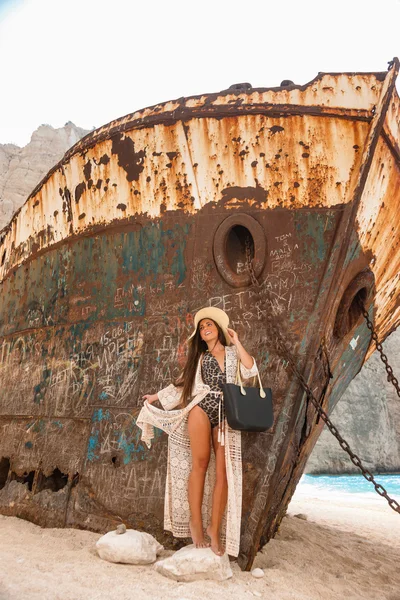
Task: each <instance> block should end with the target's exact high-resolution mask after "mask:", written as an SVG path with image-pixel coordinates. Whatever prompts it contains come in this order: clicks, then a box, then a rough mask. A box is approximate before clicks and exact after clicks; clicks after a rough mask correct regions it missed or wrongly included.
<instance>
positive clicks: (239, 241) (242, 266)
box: [226, 225, 254, 275]
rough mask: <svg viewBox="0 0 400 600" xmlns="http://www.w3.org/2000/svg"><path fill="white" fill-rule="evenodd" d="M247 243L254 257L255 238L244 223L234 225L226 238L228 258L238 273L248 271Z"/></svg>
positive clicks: (231, 267) (232, 268)
mask: <svg viewBox="0 0 400 600" xmlns="http://www.w3.org/2000/svg"><path fill="white" fill-rule="evenodd" d="M246 244H249V246H250V256H251V259H253V258H254V240H253V236H252V235H251V233H250V231H249V230H248V229H247V227H244V226H243V225H235V226H234V227H232V228H231V229H230V231H229V232H228V235H227V239H226V259H227V262H228V265H229V267H230V269H231V270H232V271H233V272H234V273H236V274H237V275H241V274H242V273H247V255H246Z"/></svg>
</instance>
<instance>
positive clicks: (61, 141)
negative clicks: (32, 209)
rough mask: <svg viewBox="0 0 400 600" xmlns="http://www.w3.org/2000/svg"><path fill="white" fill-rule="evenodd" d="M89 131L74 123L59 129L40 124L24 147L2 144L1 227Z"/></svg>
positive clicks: (0, 181) (0, 175) (0, 160)
mask: <svg viewBox="0 0 400 600" xmlns="http://www.w3.org/2000/svg"><path fill="white" fill-rule="evenodd" d="M87 133H88V131H87V130H85V129H81V128H80V127H76V126H75V125H74V124H73V123H71V122H68V123H66V124H65V126H64V127H60V128H59V129H54V128H53V127H51V126H50V125H41V126H40V127H39V128H38V129H37V130H36V131H34V132H33V134H32V137H31V141H30V142H29V144H27V145H26V146H24V147H23V148H19V147H18V146H15V145H14V144H0V229H2V228H3V227H4V226H5V225H7V223H8V222H9V221H10V219H11V217H12V215H13V214H14V212H15V211H16V210H17V208H19V207H20V206H21V205H22V204H23V203H24V202H25V200H26V198H27V197H28V195H29V194H30V192H31V191H32V190H33V189H34V187H35V186H36V185H37V184H38V183H39V181H40V180H41V179H42V178H43V176H44V175H46V173H47V172H48V171H49V169H50V168H51V167H52V166H53V165H54V164H55V163H57V162H58V161H59V160H60V159H61V158H62V157H63V155H64V154H65V152H66V151H67V150H68V148H70V147H71V146H72V145H73V144H75V143H76V142H77V141H78V140H80V139H81V138H82V137H83V136H84V135H86V134H87Z"/></svg>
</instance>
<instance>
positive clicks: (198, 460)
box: [188, 406, 211, 548]
mask: <svg viewBox="0 0 400 600" xmlns="http://www.w3.org/2000/svg"><path fill="white" fill-rule="evenodd" d="M188 430H189V439H190V449H191V453H192V470H191V472H190V475H189V485H188V496H189V507H190V531H191V534H192V539H193V543H194V545H195V546H196V548H205V547H207V546H209V544H207V542H206V541H205V539H204V531H203V521H202V517H201V505H202V502H203V493H204V481H205V478H206V472H207V467H208V463H209V461H210V452H211V444H210V431H211V425H210V421H209V418H208V417H207V415H206V413H205V412H204V410H202V409H201V408H200V406H195V407H194V408H192V410H191V411H190V413H189V421H188Z"/></svg>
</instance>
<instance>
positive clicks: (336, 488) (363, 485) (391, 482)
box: [297, 475, 400, 502]
mask: <svg viewBox="0 0 400 600" xmlns="http://www.w3.org/2000/svg"><path fill="white" fill-rule="evenodd" d="M374 478H375V480H376V482H377V483H380V484H381V485H383V487H384V488H385V489H386V491H387V493H388V494H389V496H391V497H392V498H394V499H395V500H397V502H400V475H374ZM297 489H298V490H299V491H303V492H306V491H307V492H308V493H310V494H312V493H313V492H314V493H316V494H320V493H326V492H329V493H335V492H336V493H338V494H362V495H366V494H368V495H369V494H373V495H374V496H376V497H377V498H379V496H378V494H377V493H376V492H375V488H374V486H373V484H372V483H370V482H369V481H367V480H366V479H365V478H364V477H363V476H362V475H303V477H302V478H301V481H300V483H299V485H298V486H297Z"/></svg>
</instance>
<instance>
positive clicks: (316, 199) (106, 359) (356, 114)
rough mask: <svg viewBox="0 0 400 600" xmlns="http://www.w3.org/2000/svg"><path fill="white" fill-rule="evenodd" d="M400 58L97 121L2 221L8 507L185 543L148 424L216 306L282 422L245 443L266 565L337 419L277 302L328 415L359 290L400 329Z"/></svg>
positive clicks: (0, 393) (249, 523) (346, 364)
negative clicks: (174, 531) (149, 406)
mask: <svg viewBox="0 0 400 600" xmlns="http://www.w3.org/2000/svg"><path fill="white" fill-rule="evenodd" d="M398 67H399V65H398V61H397V59H396V60H394V62H393V63H392V65H391V68H390V69H389V71H388V72H384V73H361V74H357V73H352V74H346V73H344V74H320V75H318V77H317V78H316V79H314V80H313V81H312V82H310V83H309V84H307V85H305V86H301V87H300V86H295V85H290V86H289V87H280V88H274V89H240V87H239V88H236V89H235V90H227V91H225V92H221V93H219V94H213V95H204V96H199V97H194V98H187V99H181V100H179V101H174V102H167V103H165V104H161V105H158V106H155V107H152V108H148V109H145V110H143V111H140V112H138V113H135V114H132V115H128V116H126V117H124V118H121V119H119V120H117V121H114V122H112V123H110V124H108V125H107V126H104V127H102V128H100V129H98V130H97V131H94V132H92V133H90V134H89V135H88V136H86V137H85V138H84V139H83V140H81V141H80V142H79V143H78V144H76V145H75V146H74V147H73V148H72V149H71V150H70V151H69V152H68V153H67V154H66V155H65V157H64V159H63V160H62V161H61V162H60V163H59V164H57V165H56V166H55V167H54V168H53V169H52V170H51V171H50V172H49V174H48V175H47V176H46V177H45V179H44V180H43V181H42V182H41V183H40V185H39V186H38V187H37V188H36V189H35V190H34V191H33V193H32V194H31V196H30V197H29V198H28V200H27V201H26V203H25V204H24V206H23V207H22V208H21V209H20V210H19V211H18V212H17V213H16V214H15V215H14V217H13V219H12V220H11V222H10V224H9V225H8V226H7V227H6V228H5V229H3V230H2V232H1V233H0V277H1V298H0V336H1V338H0V373H1V386H0V461H1V462H0V488H1V489H0V510H1V512H2V513H3V514H8V515H18V516H21V517H23V518H27V519H30V520H32V521H34V522H36V523H38V524H41V525H43V526H53V527H54V526H56V527H64V526H74V527H81V528H88V529H92V530H95V531H105V530H108V529H110V528H111V527H113V526H114V525H115V524H116V523H118V522H120V521H121V520H122V521H124V522H125V523H127V524H129V525H130V526H132V527H135V528H139V529H140V528H142V529H145V530H147V531H150V532H151V533H154V534H155V535H156V536H157V537H158V538H159V539H160V540H162V541H163V542H164V543H167V544H169V545H170V546H173V545H174V544H176V543H177V542H176V540H175V541H174V540H173V539H172V538H171V536H169V534H167V533H165V532H163V527H162V523H163V501H164V482H165V471H166V458H167V454H166V450H167V446H166V437H165V436H164V434H161V433H160V434H159V435H158V436H157V438H156V441H155V444H154V446H153V448H152V449H151V450H149V449H147V448H146V447H144V446H143V444H142V443H141V442H140V439H139V431H138V429H137V427H136V425H135V418H136V416H137V414H138V412H139V409H140V406H141V396H142V394H143V393H145V392H149V391H155V390H157V389H160V388H162V387H164V386H165V385H167V384H168V383H169V382H170V380H171V378H173V377H174V376H175V375H176V374H177V373H178V371H179V369H180V366H181V365H182V363H183V362H184V360H185V340H186V339H187V337H188V335H189V333H190V332H191V330H192V320H191V319H192V318H191V315H192V314H193V313H194V312H195V311H196V310H197V309H198V308H200V307H202V306H204V305H213V306H219V307H221V308H223V309H224V310H225V311H227V312H228V313H229V314H230V316H231V320H232V324H233V326H234V327H235V328H237V330H238V332H239V334H240V335H241V337H242V338H243V340H244V342H245V344H246V346H247V347H248V348H249V349H250V350H251V351H252V352H253V353H254V354H255V355H256V357H257V360H258V363H259V365H260V368H261V371H262V376H263V380H264V381H265V382H268V384H269V385H270V386H271V387H272V388H273V393H274V399H275V407H274V411H275V424H274V427H273V429H272V430H271V431H269V432H267V433H265V434H256V435H252V434H245V435H244V436H243V464H244V467H243V468H244V492H243V494H244V502H243V507H244V508H243V515H242V524H243V529H242V539H241V555H240V557H239V562H240V564H241V566H242V568H249V567H250V566H251V564H252V561H253V558H254V555H255V552H256V551H257V549H258V548H259V545H260V543H265V542H266V541H268V539H270V537H271V536H273V535H274V533H275V531H276V529H277V527H278V526H279V523H280V521H281V519H282V517H283V515H284V512H285V509H286V506H287V504H288V502H289V500H290V498H291V496H292V494H293V492H294V490H295V487H296V484H297V482H298V480H299V478H300V476H301V473H302V471H303V468H304V465H305V463H306V460H307V458H308V456H309V454H310V452H311V450H312V448H313V446H314V444H315V442H316V440H317V438H318V435H319V433H320V431H321V428H322V422H319V423H318V422H317V419H316V414H315V410H314V409H313V407H312V406H308V405H307V402H306V398H305V395H304V394H303V392H302V389H301V388H300V386H299V383H298V381H297V380H296V379H295V378H293V376H292V375H291V373H290V372H289V370H288V369H287V365H286V363H285V361H284V360H282V358H281V357H280V356H278V355H277V354H276V353H275V352H274V349H273V344H272V340H271V339H270V337H269V336H270V334H269V332H268V328H267V327H266V321H267V315H268V314H272V315H273V316H274V319H275V320H276V322H277V323H279V327H280V330H281V332H282V336H284V337H285V339H286V340H287V341H288V342H289V343H290V347H291V349H292V353H293V354H294V355H295V356H296V357H297V361H298V365H299V367H300V368H301V370H302V372H303V375H304V377H305V378H306V380H307V381H308V383H309V384H310V386H311V388H312V390H313V392H314V394H315V395H316V397H321V398H323V406H324V408H326V410H328V412H329V411H331V409H332V407H333V406H334V404H335V403H336V402H337V401H338V399H339V398H340V396H341V395H342V393H343V392H344V390H345V389H346V387H347V385H348V384H349V382H350V381H351V380H352V378H353V377H354V376H355V375H356V374H357V372H358V371H359V370H360V368H361V366H362V364H363V363H364V361H365V360H366V359H367V358H368V356H369V354H370V353H371V352H372V348H371V347H370V343H369V342H370V335H369V332H368V329H367V327H366V326H365V325H364V322H363V319H362V317H361V315H360V314H359V311H358V309H357V303H356V301H355V299H356V298H357V297H361V298H363V299H364V301H365V302H366V304H367V306H368V307H369V312H370V315H371V316H372V317H373V318H374V319H375V323H376V327H377V331H378V335H379V337H380V339H381V340H384V339H385V337H386V336H387V335H388V334H389V333H390V332H391V331H392V330H394V329H395V328H396V326H397V325H398V323H399V321H400V302H399V288H400V282H399V271H400V215H399V205H400V195H399V183H400V149H399V140H400V103H399V98H398V96H397V93H396V90H395V87H394V85H395V79H396V75H397V72H398ZM246 236H250V237H251V240H252V248H253V253H254V265H255V270H256V273H257V276H258V278H259V280H260V281H261V282H262V283H263V291H262V293H261V294H260V295H257V294H256V292H255V290H254V288H253V287H252V286H251V282H250V278H249V276H248V273H247V270H246V268H245V253H244V239H245V238H246ZM322 340H323V341H324V347H325V348H326V352H321V347H322ZM327 361H329V367H330V369H331V371H332V373H333V380H332V381H331V383H330V384H329V386H328V389H327V390H325V388H326V383H327V377H326V372H327ZM324 391H326V393H325V395H324V396H323V392H324Z"/></svg>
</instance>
